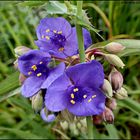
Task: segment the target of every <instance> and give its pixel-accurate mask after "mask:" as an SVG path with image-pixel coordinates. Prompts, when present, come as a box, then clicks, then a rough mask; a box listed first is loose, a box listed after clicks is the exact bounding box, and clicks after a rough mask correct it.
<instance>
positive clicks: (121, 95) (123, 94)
mask: <svg viewBox="0 0 140 140" xmlns="http://www.w3.org/2000/svg"><path fill="white" fill-rule="evenodd" d="M114 97H115V98H116V99H124V98H126V97H128V94H127V90H126V89H125V88H123V87H121V89H120V90H118V91H117V92H116V93H115V94H114Z"/></svg>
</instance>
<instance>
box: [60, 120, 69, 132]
mask: <svg viewBox="0 0 140 140" xmlns="http://www.w3.org/2000/svg"><path fill="white" fill-rule="evenodd" d="M60 125H61V127H62V129H63V130H67V129H68V127H69V124H68V122H67V121H63V122H60Z"/></svg>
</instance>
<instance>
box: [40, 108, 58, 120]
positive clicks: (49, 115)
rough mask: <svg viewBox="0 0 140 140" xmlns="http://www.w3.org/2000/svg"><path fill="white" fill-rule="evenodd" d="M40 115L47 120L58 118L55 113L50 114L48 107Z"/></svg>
mask: <svg viewBox="0 0 140 140" xmlns="http://www.w3.org/2000/svg"><path fill="white" fill-rule="evenodd" d="M40 116H41V118H42V119H43V120H44V121H45V122H53V121H54V120H55V118H56V116H55V114H48V111H47V109H46V108H43V109H42V110H41V111H40Z"/></svg>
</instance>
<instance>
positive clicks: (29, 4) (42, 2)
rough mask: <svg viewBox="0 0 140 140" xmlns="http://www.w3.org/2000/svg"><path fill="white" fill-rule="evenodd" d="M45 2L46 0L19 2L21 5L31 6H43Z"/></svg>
mask: <svg viewBox="0 0 140 140" xmlns="http://www.w3.org/2000/svg"><path fill="white" fill-rule="evenodd" d="M44 3H45V2H44V1H24V2H18V5H19V6H29V7H36V6H41V5H43V4H44Z"/></svg>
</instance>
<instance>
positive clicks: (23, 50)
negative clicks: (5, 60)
mask: <svg viewBox="0 0 140 140" xmlns="http://www.w3.org/2000/svg"><path fill="white" fill-rule="evenodd" d="M30 50H31V49H30V48H28V47H26V46H18V47H16V48H15V49H14V51H15V56H16V57H19V56H21V55H23V54H25V53H26V52H28V51H30Z"/></svg>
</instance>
